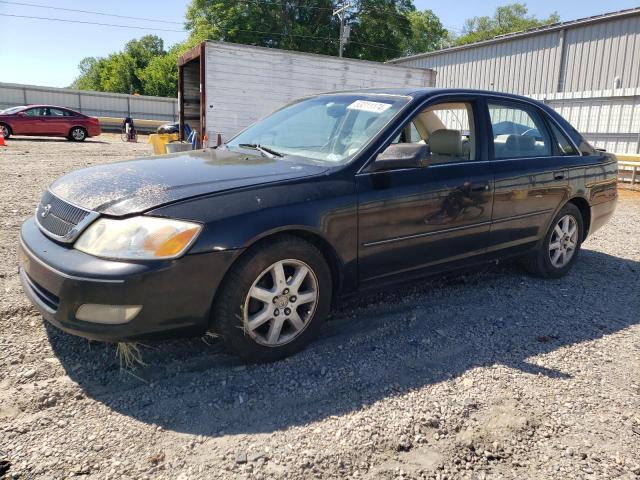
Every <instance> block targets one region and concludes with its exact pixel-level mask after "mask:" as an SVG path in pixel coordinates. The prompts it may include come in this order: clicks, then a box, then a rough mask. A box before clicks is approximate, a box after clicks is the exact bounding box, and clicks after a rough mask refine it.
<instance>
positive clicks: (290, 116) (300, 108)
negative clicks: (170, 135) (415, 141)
mask: <svg viewBox="0 0 640 480" xmlns="http://www.w3.org/2000/svg"><path fill="white" fill-rule="evenodd" d="M409 100H410V99H409V98H408V97H402V96H396V95H370V94H369V95H367V94H362V95H360V94H334V95H321V96H318V97H313V98H310V99H306V100H301V101H298V102H295V103H292V104H290V105H287V106H286V107H284V108H282V109H281V110H278V111H277V112H275V113H273V114H272V115H270V116H268V117H266V118H265V119H263V120H260V121H258V122H257V123H255V124H254V125H252V126H250V127H249V128H247V129H246V130H245V131H243V132H242V133H240V134H239V135H237V136H236V137H235V138H233V139H232V140H231V141H230V142H229V143H227V147H228V148H236V147H237V148H250V147H253V148H254V149H256V148H257V147H260V150H262V149H264V150H267V151H268V152H271V153H272V154H275V155H278V156H287V155H294V156H297V157H305V158H309V159H312V160H316V161H321V162H327V163H335V164H338V163H346V162H348V161H349V160H350V159H351V158H353V156H354V155H355V154H356V153H358V152H359V151H360V149H361V148H362V147H364V146H365V145H366V144H367V143H368V142H369V140H371V139H372V138H373V137H374V136H375V135H376V134H377V133H378V132H379V131H380V130H381V129H382V128H383V127H384V126H385V125H386V124H387V123H389V121H390V120H391V119H392V118H393V117H394V116H395V115H396V113H398V111H400V109H401V108H402V107H403V106H405V105H406V104H407V103H408V102H409Z"/></svg>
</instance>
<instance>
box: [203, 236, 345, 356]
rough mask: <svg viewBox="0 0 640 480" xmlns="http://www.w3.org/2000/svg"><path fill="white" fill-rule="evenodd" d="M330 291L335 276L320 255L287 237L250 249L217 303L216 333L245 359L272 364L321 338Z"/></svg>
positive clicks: (229, 275)
mask: <svg viewBox="0 0 640 480" xmlns="http://www.w3.org/2000/svg"><path fill="white" fill-rule="evenodd" d="M278 265H280V266H282V270H280V267H278ZM305 269H306V273H305ZM278 273H279V275H278ZM278 278H279V283H276V279H278ZM331 292H332V281H331V271H330V269H329V266H328V265H327V262H326V260H325V258H324V256H323V255H322V253H321V252H320V250H318V249H317V248H316V247H315V246H314V245H312V244H310V243H308V242H306V241H304V240H302V239H300V238H298V237H295V236H289V235H286V236H285V235H283V236H281V237H278V238H276V239H273V240H268V241H265V242H264V243H260V244H258V245H256V246H255V247H252V248H251V249H249V250H247V251H246V252H245V253H244V254H243V255H242V257H240V259H239V260H238V261H237V262H236V263H235V264H234V265H233V266H232V267H231V269H230V271H229V272H228V273H227V275H226V277H225V279H224V281H223V283H222V286H221V287H220V289H219V291H218V294H217V296H216V300H215V302H214V306H213V311H212V319H211V320H212V325H213V330H214V331H215V333H217V334H219V335H220V336H221V338H222V342H223V343H224V345H225V346H226V347H227V348H228V349H229V350H231V351H232V352H233V353H235V354H237V355H239V356H240V357H242V358H243V359H245V360H247V361H250V362H256V363H262V362H272V361H275V360H278V359H281V358H284V357H287V356H289V355H292V354H293V353H295V352H298V351H300V350H302V349H303V348H304V347H305V346H306V345H307V344H308V343H309V342H311V341H312V340H313V339H314V338H315V337H316V336H317V335H318V332H319V329H320V327H321V326H322V323H323V321H324V319H325V318H326V316H327V314H328V313H329V309H330V307H331V296H332V293H331ZM258 297H259V298H258ZM313 299H315V300H313ZM296 314H297V315H296ZM278 327H280V328H278Z"/></svg>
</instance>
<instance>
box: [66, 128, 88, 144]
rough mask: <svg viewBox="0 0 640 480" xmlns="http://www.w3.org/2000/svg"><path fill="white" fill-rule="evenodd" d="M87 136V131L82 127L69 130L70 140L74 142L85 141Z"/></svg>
mask: <svg viewBox="0 0 640 480" xmlns="http://www.w3.org/2000/svg"><path fill="white" fill-rule="evenodd" d="M85 138H87V131H86V130H85V129H84V128H82V127H73V128H72V129H71V131H70V132H69V140H71V141H74V142H84V139H85Z"/></svg>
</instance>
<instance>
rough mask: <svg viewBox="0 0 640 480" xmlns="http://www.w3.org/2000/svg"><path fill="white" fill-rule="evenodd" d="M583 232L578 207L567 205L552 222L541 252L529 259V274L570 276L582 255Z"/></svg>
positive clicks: (551, 276) (527, 262)
mask: <svg viewBox="0 0 640 480" xmlns="http://www.w3.org/2000/svg"><path fill="white" fill-rule="evenodd" d="M583 232H584V222H583V220H582V214H581V213H580V210H579V209H578V207H576V206H575V205H574V204H572V203H567V204H566V205H565V206H564V207H562V210H560V212H559V213H558V214H557V215H556V217H555V218H554V219H553V221H552V222H551V225H550V227H549V230H548V231H547V234H546V235H545V238H544V241H543V242H542V245H541V246H540V248H539V250H538V251H537V252H536V253H535V254H534V255H532V256H531V257H529V258H528V259H526V261H525V266H526V267H527V270H529V272H531V273H533V274H534V275H537V276H540V277H547V278H558V277H562V276H563V275H566V274H567V273H568V272H569V270H571V267H572V266H573V264H574V263H575V261H576V259H577V257H578V253H579V252H580V245H581V243H582V239H583V236H584V233H583Z"/></svg>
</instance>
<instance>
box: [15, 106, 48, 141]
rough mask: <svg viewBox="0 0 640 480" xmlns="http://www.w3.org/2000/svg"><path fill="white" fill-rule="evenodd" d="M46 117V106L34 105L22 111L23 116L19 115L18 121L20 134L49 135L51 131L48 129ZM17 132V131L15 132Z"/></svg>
mask: <svg viewBox="0 0 640 480" xmlns="http://www.w3.org/2000/svg"><path fill="white" fill-rule="evenodd" d="M46 119H47V107H34V108H29V109H27V110H25V111H24V116H21V121H20V132H19V134H20V135H50V134H52V133H53V132H50V131H49V128H48V125H47V123H46ZM16 134H18V132H16Z"/></svg>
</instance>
